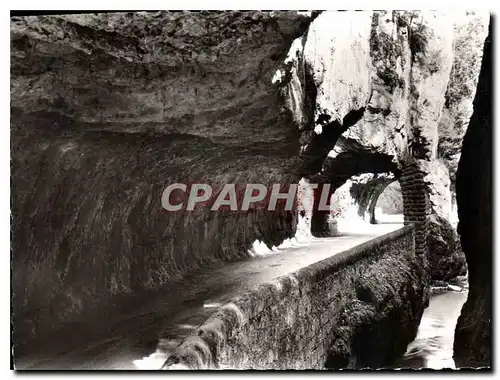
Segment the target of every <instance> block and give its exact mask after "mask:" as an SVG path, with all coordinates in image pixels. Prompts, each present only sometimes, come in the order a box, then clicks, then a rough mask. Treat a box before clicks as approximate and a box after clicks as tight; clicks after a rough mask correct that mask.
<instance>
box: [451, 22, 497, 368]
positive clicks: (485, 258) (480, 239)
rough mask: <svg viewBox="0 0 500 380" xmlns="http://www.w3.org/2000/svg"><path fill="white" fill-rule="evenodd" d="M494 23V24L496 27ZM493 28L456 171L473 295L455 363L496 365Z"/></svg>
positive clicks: (458, 334) (464, 315)
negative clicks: (493, 353) (492, 298)
mask: <svg viewBox="0 0 500 380" xmlns="http://www.w3.org/2000/svg"><path fill="white" fill-rule="evenodd" d="M495 27H496V25H495ZM492 44H493V28H492V26H491V25H490V29H489V35H488V38H487V39H486V41H485V44H484V55H483V61H482V65H481V73H480V76H479V83H478V88H477V92H476V96H475V99H474V113H473V114H472V117H471V120H470V123H469V126H468V128H467V132H466V134H465V137H464V143H463V146H462V154H461V157H460V162H459V164H458V171H457V205H458V217H459V224H458V232H459V234H460V240H461V242H462V247H463V250H464V252H465V256H466V257H467V265H468V268H469V294H468V297H467V301H466V303H465V305H464V306H463V308H462V312H461V314H460V317H459V318H458V322H457V327H456V330H455V341H454V359H455V363H456V366H457V367H484V366H487V367H490V366H492V364H493V363H492V357H491V352H492V344H493V341H492V333H491V328H492V304H491V292H492V286H493V282H492V280H493V278H492V271H493V245H492V243H493V231H492V227H493V199H492V196H493V188H492V185H493V183H492V165H493V151H492V140H493V133H492V132H493V115H492V113H493V108H492V103H493V95H494V94H493V75H492V66H493V54H492V50H493V46H492Z"/></svg>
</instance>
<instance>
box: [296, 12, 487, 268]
mask: <svg viewBox="0 0 500 380" xmlns="http://www.w3.org/2000/svg"><path fill="white" fill-rule="evenodd" d="M330 25H336V26H335V27H334V28H331V27H329V26H330ZM487 26H488V15H487V14H475V13H473V12H463V13H446V14H445V13H440V12H408V11H394V12H386V11H380V12H325V13H322V14H321V15H320V16H319V17H318V18H317V19H316V20H314V22H313V23H312V25H311V27H310V28H309V32H308V35H307V38H305V39H304V38H302V40H301V46H302V49H301V50H300V49H298V50H297V49H295V50H294V52H295V55H296V56H297V57H299V58H297V59H296V60H295V61H294V63H293V68H292V70H291V73H292V78H293V75H294V74H295V73H297V72H301V71H306V72H309V73H310V74H309V76H310V77H311V78H312V79H310V80H309V82H311V81H312V82H313V83H314V87H315V88H316V92H315V93H314V95H315V96H316V97H315V102H314V107H313V109H311V99H304V97H301V96H299V95H298V94H304V93H306V92H307V91H306V90H307V88H308V86H309V87H310V86H311V84H310V83H308V82H307V80H305V81H304V83H303V84H302V88H299V87H300V86H299V85H297V81H293V80H292V82H291V83H290V84H289V85H288V89H289V93H292V94H295V95H294V96H291V97H292V98H294V99H296V100H297V99H299V100H300V99H303V100H304V102H303V106H302V107H299V106H298V105H297V101H295V102H294V103H293V107H291V109H292V111H293V112H294V113H295V114H296V115H299V116H300V117H298V116H297V117H296V120H299V121H300V120H301V117H302V116H303V115H304V114H307V112H308V111H309V113H310V114H311V116H310V117H309V119H311V118H313V119H314V122H315V129H314V132H315V134H316V135H315V136H314V137H313V138H312V143H310V144H307V143H304V144H303V148H302V149H303V152H304V153H305V155H306V156H307V155H310V156H313V157H315V159H316V164H315V165H311V166H310V167H308V168H309V169H310V170H311V171H316V172H317V173H318V174H317V175H316V178H317V179H318V180H319V182H327V183H332V184H334V188H336V187H339V186H341V185H342V184H343V183H344V182H345V181H346V180H347V179H348V178H349V177H351V176H353V175H358V174H361V173H366V172H371V173H381V172H392V173H394V174H395V175H396V176H398V175H399V174H398V171H399V170H402V169H403V167H404V165H405V163H406V162H407V161H408V160H409V159H410V158H411V159H416V160H417V162H418V165H419V168H420V170H421V171H422V172H423V173H424V182H425V188H426V193H427V197H428V201H429V208H430V212H431V214H433V215H435V218H433V219H432V220H431V222H433V221H434V222H436V223H437V225H435V226H434V228H432V229H431V231H432V233H431V236H429V248H430V249H429V257H430V260H431V261H433V262H435V263H437V262H444V261H447V260H448V259H445V258H446V257H447V258H451V260H458V262H459V264H458V265H457V268H459V269H457V270H455V271H453V272H449V267H448V268H447V269H445V268H431V271H433V270H434V269H435V273H434V272H433V273H432V276H433V277H442V276H441V274H442V273H443V272H446V271H448V274H447V276H448V275H450V276H452V277H453V276H456V275H458V274H459V273H462V272H463V271H464V268H465V261H464V257H463V254H461V253H460V250H458V251H456V250H454V249H452V248H451V247H456V246H457V244H456V243H457V237H456V234H444V235H442V234H441V235H438V236H435V235H434V232H436V231H438V230H440V229H441V228H445V229H447V228H448V226H449V220H450V216H451V211H452V189H453V187H454V175H455V173H454V172H455V170H456V161H457V152H458V151H459V149H460V144H461V141H462V137H463V133H464V126H466V125H467V122H468V117H469V116H470V109H471V105H472V100H473V97H474V93H475V85H476V84H477V78H478V73H479V70H478V69H479V63H480V61H481V57H482V49H481V47H480V45H481V44H482V42H483V41H484V38H485V37H486V31H487ZM340 41H341V42H340ZM295 45H299V43H298V42H297V43H296V44H294V46H295ZM297 51H298V53H297ZM465 51H466V52H465ZM458 76H465V78H464V80H462V81H460V80H459V79H458ZM304 78H305V79H307V75H304ZM298 88H299V89H298ZM306 100H307V101H306ZM309 119H308V120H309ZM304 125H306V123H304ZM308 133H309V134H312V133H313V132H312V131H309V132H304V133H303V136H309V134H308ZM303 140H304V141H307V139H303ZM318 147H321V150H322V151H323V152H324V151H327V150H330V151H329V154H328V157H326V158H325V159H324V161H323V165H321V164H318V163H319V161H321V160H319V159H318V158H317V154H318V152H319V151H320V149H318ZM315 155H316V156H315ZM346 157H349V159H348V160H347V162H348V163H345V161H346ZM312 161H314V160H312ZM373 194H376V192H375V190H374V193H373ZM377 196H378V195H377ZM375 201H376V199H375ZM324 220H325V215H317V216H316V217H314V216H313V218H312V224H313V225H312V227H313V229H315V228H317V229H318V232H317V233H316V234H317V235H323V234H325V233H327V232H326V231H328V227H327V223H325V222H324ZM437 221H440V222H437ZM445 221H448V222H445ZM441 222H442V223H445V224H446V226H442V225H441V224H442V223H441ZM443 237H444V238H446V237H447V238H448V239H453V240H448V241H446V242H445V246H447V247H448V248H447V249H445V250H443V249H439V250H438V249H434V247H435V246H436V244H437V243H436V240H439V239H442V238H443ZM436 255H437V256H438V257H432V256H436ZM441 256H444V257H441ZM442 259H444V260H442Z"/></svg>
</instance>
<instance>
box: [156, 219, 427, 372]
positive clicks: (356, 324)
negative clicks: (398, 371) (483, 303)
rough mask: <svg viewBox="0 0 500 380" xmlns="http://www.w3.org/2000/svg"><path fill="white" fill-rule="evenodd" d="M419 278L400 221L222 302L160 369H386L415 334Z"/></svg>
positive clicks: (409, 237)
mask: <svg viewBox="0 0 500 380" xmlns="http://www.w3.org/2000/svg"><path fill="white" fill-rule="evenodd" d="M311 254H314V253H313V252H312V253H311ZM422 278H423V271H422V268H421V264H420V261H419V260H417V258H416V255H415V229H414V226H413V225H409V226H405V227H403V228H401V229H399V230H397V231H394V232H392V233H389V234H386V235H384V236H381V237H378V238H376V239H374V240H371V241H369V242H367V243H364V244H361V245H359V246H357V247H355V248H352V249H350V250H347V251H344V252H341V253H339V254H337V255H335V256H332V257H330V258H328V259H325V260H323V261H320V262H317V263H315V264H313V265H310V266H308V267H305V268H302V269H300V270H298V271H296V272H294V273H291V274H289V275H285V276H282V277H279V278H277V279H276V280H274V281H272V282H269V283H266V284H263V285H261V286H259V287H258V288H256V289H255V290H253V291H250V292H248V293H246V294H245V295H243V296H241V297H240V298H237V299H235V300H233V302H231V303H229V304H226V305H225V306H223V307H221V308H220V309H219V310H218V311H217V312H216V313H215V314H213V315H212V316H211V317H210V318H209V319H208V320H207V321H206V322H205V323H204V324H203V325H202V326H200V327H199V328H198V329H197V330H195V331H194V332H193V334H192V335H191V336H190V337H188V338H187V339H186V340H185V341H184V342H183V343H181V344H180V345H179V346H178V347H177V349H176V350H175V352H174V354H173V355H172V356H170V357H169V359H168V360H167V362H166V363H165V365H164V368H165V369H176V368H179V367H184V368H185V367H188V368H192V369H215V368H218V369H323V368H362V367H372V368H373V367H375V366H390V365H391V364H392V363H393V362H394V361H395V360H396V359H397V358H399V357H400V356H401V355H402V354H403V353H404V351H405V349H406V345H407V344H408V343H409V342H410V341H411V340H412V339H413V338H414V336H415V334H416V331H417V327H418V323H419V321H420V317H421V314H422V311H423V303H422V298H423V295H424V285H423V283H422Z"/></svg>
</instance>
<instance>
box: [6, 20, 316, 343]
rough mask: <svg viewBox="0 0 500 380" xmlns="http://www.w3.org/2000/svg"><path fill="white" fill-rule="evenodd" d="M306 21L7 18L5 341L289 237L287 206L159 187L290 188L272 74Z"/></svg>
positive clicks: (291, 146) (292, 174)
mask: <svg viewBox="0 0 500 380" xmlns="http://www.w3.org/2000/svg"><path fill="white" fill-rule="evenodd" d="M310 21H311V17H309V16H305V15H300V14H298V13H297V12H156V13H153V12H138V13H111V14H86V15H62V16H30V17H13V18H11V78H12V79H11V116H12V118H11V136H12V186H13V187H12V188H13V191H12V216H13V224H12V229H13V231H12V252H13V254H12V258H13V260H12V267H13V292H14V304H13V308H14V319H15V321H16V330H15V334H19V336H23V337H27V336H33V335H36V334H38V333H39V332H40V330H43V329H50V328H55V327H57V326H59V325H60V324H61V323H62V322H65V321H68V320H74V319H75V318H76V319H78V318H85V317H88V316H89V315H90V316H91V315H92V308H93V307H98V306H99V305H98V304H99V302H104V304H106V297H107V296H109V295H111V294H120V293H128V292H133V291H135V290H136V289H141V288H154V287H157V286H161V285H164V284H166V283H168V281H170V280H172V279H175V278H179V277H180V276H182V275H183V274H185V273H187V272H188V271H191V270H193V269H195V268H196V267H199V266H200V265H203V264H204V263H206V262H212V261H221V260H231V259H236V258H238V257H241V256H246V255H248V252H247V251H248V249H249V248H250V247H251V245H252V243H253V242H254V241H255V240H260V241H264V242H265V243H266V244H268V245H269V247H271V246H272V245H279V244H280V243H281V242H282V241H283V240H284V239H286V238H289V237H291V236H293V234H294V233H295V227H296V223H297V214H296V210H294V211H292V212H285V211H283V210H280V209H278V210H277V211H276V212H268V211H263V210H251V211H250V212H248V213H237V212H209V211H207V210H206V209H202V210H199V211H198V212H192V213H188V212H182V211H180V212H176V213H173V214H168V215H167V212H166V211H165V210H164V209H163V208H162V204H161V197H162V192H163V189H164V188H165V187H166V186H167V185H169V184H172V183H179V182H180V183H187V184H191V183H196V182H198V183H199V182H202V183H208V184H210V185H213V186H214V187H215V188H216V189H220V188H221V187H222V186H223V185H225V184H226V183H237V184H242V185H245V184H247V183H263V184H268V183H269V184H272V183H279V184H282V185H285V184H287V183H298V182H299V180H300V178H301V177H300V176H298V174H296V171H294V170H293V168H295V167H298V166H299V165H298V164H297V162H296V161H297V160H298V156H299V153H300V142H299V140H300V133H298V130H297V125H296V123H295V122H294V119H293V115H292V114H291V112H290V111H288V109H287V108H286V106H285V99H284V98H283V97H282V95H281V92H280V88H279V86H278V85H272V83H271V79H272V77H273V75H274V74H275V72H276V69H277V68H278V67H279V66H280V64H281V62H283V60H284V59H285V58H286V55H287V53H288V50H289V48H290V46H291V44H292V42H293V40H294V39H295V38H297V37H299V36H301V35H302V34H303V33H304V32H305V31H306V29H307V27H308V25H309V23H310Z"/></svg>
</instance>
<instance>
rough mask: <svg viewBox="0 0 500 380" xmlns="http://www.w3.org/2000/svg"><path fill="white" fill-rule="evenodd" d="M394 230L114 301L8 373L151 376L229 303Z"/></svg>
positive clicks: (204, 272)
mask: <svg viewBox="0 0 500 380" xmlns="http://www.w3.org/2000/svg"><path fill="white" fill-rule="evenodd" d="M401 227H402V224H399V223H393V224H378V225H364V226H363V228H357V229H354V231H352V232H348V233H345V235H344V236H339V237H334V238H312V239H311V240H310V241H308V242H306V243H301V244H297V245H296V246H294V247H290V248H284V249H282V248H280V249H278V251H273V252H270V253H268V254H266V255H265V256H258V257H252V258H248V259H245V260H240V261H237V262H232V263H226V264H219V265H217V266H211V267H205V268H203V269H201V270H198V271H197V272H195V273H193V274H192V275H190V276H188V277H186V278H185V279H183V280H181V281H178V282H175V283H173V284H171V285H170V286H169V287H168V288H164V289H161V290H158V291H154V292H152V291H149V292H143V293H142V294H136V295H134V296H130V297H126V298H122V299H120V300H117V301H116V302H114V303H113V304H110V305H109V311H108V312H107V316H106V317H105V318H99V319H96V320H92V321H90V322H88V323H80V324H72V325H69V326H65V327H64V328H62V329H61V330H60V331H57V332H55V333H54V334H52V335H51V336H49V337H44V338H38V339H37V340H36V341H33V342H31V343H30V344H29V345H27V346H25V347H22V348H20V349H19V350H16V349H15V351H14V358H15V367H16V369H159V368H160V367H161V365H162V364H163V362H164V360H165V358H166V355H167V353H168V352H169V350H172V349H173V348H174V347H175V346H176V345H177V344H179V343H180V341H181V340H182V339H183V338H184V337H186V336H188V335H189V334H190V333H191V332H192V331H193V330H194V329H196V328H197V327H198V326H199V325H200V324H202V323H203V322H204V321H205V320H206V319H207V318H208V317H209V316H210V315H211V314H212V313H213V312H214V311H215V310H217V308H218V307H220V306H222V305H223V304H225V303H227V302H229V301H230V300H231V299H233V298H234V297H236V296H239V295H241V294H242V293H244V292H245V291H246V290H248V289H250V288H252V287H255V286H258V285H260V284H262V283H264V282H267V281H270V280H272V279H274V278H276V277H279V276H282V275H285V274H287V273H291V272H294V271H296V270H298V269H300V268H302V267H305V266H308V265H310V264H313V263H315V262H318V261H320V260H323V259H326V258H328V257H330V256H332V255H335V254H337V253H339V252H342V251H344V250H347V249H350V248H352V247H355V246H356V245H359V244H362V243H364V242H366V241H369V240H371V239H373V238H375V237H377V236H380V235H383V234H386V233H388V232H391V231H394V230H396V229H398V228H401ZM356 231H358V232H356ZM156 351H158V353H156V354H155V352H156Z"/></svg>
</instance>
